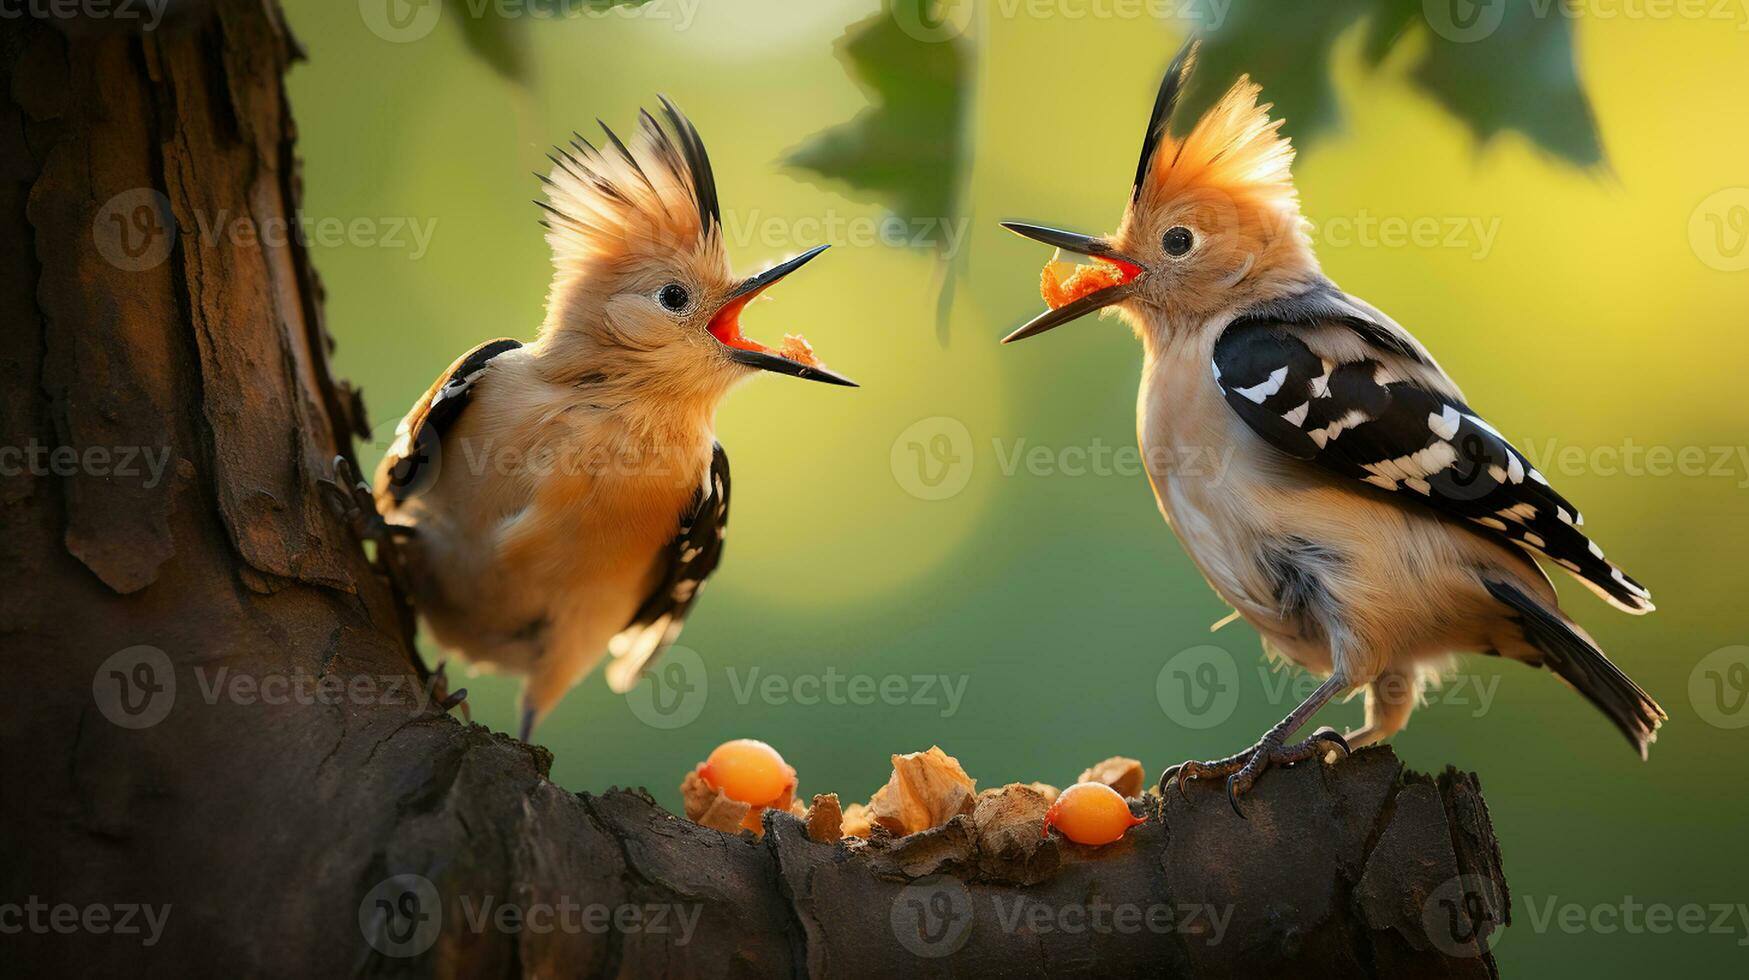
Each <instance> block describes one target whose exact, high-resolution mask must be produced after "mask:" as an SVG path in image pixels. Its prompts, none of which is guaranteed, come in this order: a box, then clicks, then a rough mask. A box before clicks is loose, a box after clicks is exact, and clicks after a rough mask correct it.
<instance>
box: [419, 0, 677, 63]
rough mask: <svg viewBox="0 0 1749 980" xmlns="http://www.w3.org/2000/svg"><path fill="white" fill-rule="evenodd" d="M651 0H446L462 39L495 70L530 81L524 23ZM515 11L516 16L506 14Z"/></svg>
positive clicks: (636, 4)
mask: <svg viewBox="0 0 1749 980" xmlns="http://www.w3.org/2000/svg"><path fill="white" fill-rule="evenodd" d="M648 2H649V0H516V2H513V3H501V2H498V0H443V5H444V9H445V10H446V12H447V13H448V17H449V19H450V20H453V21H455V22H456V23H457V24H459V25H461V32H462V40H463V41H465V42H467V46H468V48H469V50H471V51H473V53H474V54H475V55H477V56H478V57H479V58H480V59H481V60H483V61H485V62H486V64H488V65H490V66H491V68H492V70H493V71H495V72H497V73H498V74H499V75H502V76H503V77H504V78H506V79H509V80H510V81H513V82H526V81H528V41H527V38H525V37H524V36H523V28H522V24H523V22H525V21H529V20H538V21H549V20H555V19H557V18H560V17H564V16H569V15H576V14H581V13H585V12H593V11H601V10H608V9H610V8H613V7H641V6H643V5H644V4H646V3H648ZM506 13H514V15H515V16H505V14H506Z"/></svg>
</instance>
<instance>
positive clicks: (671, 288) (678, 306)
mask: <svg viewBox="0 0 1749 980" xmlns="http://www.w3.org/2000/svg"><path fill="white" fill-rule="evenodd" d="M691 301H692V296H691V295H690V294H689V293H687V291H686V287H685V286H682V285H681V284H679V283H677V282H671V283H669V284H668V285H666V286H663V287H662V291H661V292H659V293H657V294H656V302H658V303H661V304H662V306H663V307H664V308H665V309H668V310H672V311H673V312H675V313H679V312H680V311H681V310H684V309H686V304H687V303H689V302H691Z"/></svg>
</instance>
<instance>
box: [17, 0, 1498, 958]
mask: <svg viewBox="0 0 1749 980" xmlns="http://www.w3.org/2000/svg"><path fill="white" fill-rule="evenodd" d="M209 7H210V9H208V8H209ZM178 10H180V11H181V13H182V16H181V17H180V18H177V19H174V20H172V21H167V22H166V24H165V25H164V26H162V27H160V28H158V29H156V30H151V31H134V30H129V29H128V26H129V25H127V24H125V23H121V22H119V21H116V20H111V21H106V22H104V23H91V22H85V21H77V20H62V21H53V22H50V21H45V20H36V19H23V20H20V19H16V18H10V17H9V18H6V19H0V71H3V72H4V80H5V82H6V88H7V92H8V97H7V98H6V99H5V100H4V102H3V103H0V105H3V106H4V109H3V111H4V113H5V119H4V133H3V134H0V154H3V161H4V179H3V182H0V249H3V250H4V259H5V261H4V263H3V264H0V317H3V322H4V323H5V325H6V334H5V336H6V341H7V343H6V346H5V350H4V353H3V354H0V372H3V373H4V376H5V394H4V401H3V403H0V426H3V432H0V447H4V448H5V450H6V451H7V453H8V455H7V457H6V458H4V459H0V553H3V555H4V569H5V571H4V591H3V592H0V635H3V636H4V645H5V653H4V664H5V671H6V677H7V680H8V681H9V683H8V685H7V687H8V689H9V690H10V691H11V692H12V695H13V696H12V698H11V699H10V703H9V707H8V710H7V711H6V712H5V715H4V720H3V721H0V731H3V732H4V747H3V749H0V765H3V767H4V769H3V771H0V777H3V779H4V786H5V795H4V800H3V802H0V835H3V838H4V839H5V840H6V841H7V842H9V843H10V844H12V845H13V846H12V847H11V848H10V849H9V850H10V853H9V854H8V856H7V858H6V860H5V861H4V862H3V863H0V932H4V933H6V934H7V935H5V938H4V940H0V942H3V945H4V947H5V949H6V953H5V957H6V959H7V960H8V961H9V962H10V963H12V964H18V965H21V966H23V967H24V968H25V970H26V971H28V972H31V973H44V974H47V973H51V972H52V973H55V974H62V973H72V972H75V971H77V972H78V973H81V974H99V975H107V974H124V973H137V972H142V970H141V968H142V967H145V968H146V969H145V971H144V972H149V973H154V974H157V973H163V974H177V975H182V974H186V973H189V972H199V973H206V972H212V973H223V974H227V975H276V976H277V975H284V976H307V975H341V974H367V973H368V974H380V973H397V974H400V973H405V974H419V975H430V974H441V975H466V976H485V975H506V976H508V975H515V974H524V975H532V974H545V975H551V974H557V973H576V974H584V975H661V974H670V973H672V974H700V975H748V976H770V975H801V974H804V973H806V974H808V975H836V976H848V975H864V974H875V975H891V974H906V975H943V976H945V975H949V974H956V975H968V974H969V975H976V974H996V973H1002V974H1013V975H1040V976H1043V975H1047V974H1049V975H1057V974H1065V973H1067V974H1081V973H1087V974H1092V973H1099V974H1151V975H1158V974H1161V973H1167V974H1179V975H1185V974H1193V973H1197V974H1206V975H1232V974H1239V975H1250V974H1254V975H1271V974H1279V973H1284V972H1286V971H1288V970H1289V969H1292V970H1293V971H1294V972H1295V973H1296V974H1299V975H1303V976H1320V975H1331V976H1355V975H1363V976H1364V975H1378V976H1384V975H1390V976H1401V975H1420V974H1426V975H1453V976H1458V975H1464V976H1468V975H1474V976H1484V975H1491V974H1492V973H1493V970H1494V968H1493V961H1492V959H1491V958H1490V957H1489V956H1488V955H1487V951H1486V948H1485V944H1483V943H1482V939H1481V937H1479V936H1476V935H1474V933H1475V932H1477V931H1479V932H1481V933H1482V934H1484V935H1485V933H1486V929H1487V928H1488V927H1489V926H1490V925H1491V924H1493V923H1494V922H1502V921H1504V919H1505V907H1506V906H1505V902H1504V882H1503V879H1502V877H1501V874H1500V868H1499V861H1498V852H1497V850H1496V846H1495V843H1494V838H1493V834H1492V830H1491V828H1490V826H1489V823H1488V819H1487V810H1486V808H1485V806H1484V805H1483V803H1482V799H1481V796H1480V794H1479V792H1478V790H1477V786H1476V783H1475V780H1474V778H1473V777H1469V776H1464V775H1459V774H1456V773H1452V772H1448V773H1447V774H1446V775H1444V776H1441V777H1440V778H1439V779H1438V780H1431V779H1428V778H1426V777H1421V776H1415V775H1412V774H1408V773H1405V772H1402V771H1401V769H1400V766H1399V765H1398V763H1397V761H1396V759H1395V757H1394V756H1393V755H1392V754H1391V753H1390V752H1389V751H1388V750H1384V751H1372V752H1364V753H1360V754H1358V755H1356V756H1355V757H1354V758H1352V759H1350V760H1348V761H1347V762H1345V763H1343V764H1341V765H1338V766H1335V767H1333V768H1324V767H1320V766H1310V767H1299V768H1297V769H1293V770H1286V771H1282V772H1277V773H1273V774H1271V775H1270V776H1269V777H1268V778H1267V779H1265V780H1263V781H1262V783H1261V784H1260V785H1259V787H1258V789H1257V790H1256V791H1255V793H1254V795H1253V796H1252V797H1251V798H1250V800H1249V804H1250V806H1249V811H1250V818H1251V819H1250V820H1249V821H1243V822H1242V821H1240V820H1238V819H1237V818H1236V817H1234V816H1233V815H1232V813H1231V812H1230V811H1229V810H1228V809H1227V807H1226V804H1225V802H1224V800H1222V799H1221V798H1220V795H1219V793H1218V792H1216V791H1212V790H1209V789H1208V788H1207V787H1192V792H1191V796H1192V799H1193V800H1194V802H1192V803H1186V802H1184V801H1180V800H1178V799H1172V800H1170V801H1168V802H1167V803H1166V804H1165V805H1164V807H1163V808H1161V809H1162V811H1163V812H1160V813H1157V814H1155V815H1154V818H1153V819H1150V820H1149V821H1148V822H1147V823H1146V824H1144V825H1142V826H1139V827H1137V828H1136V829H1135V830H1134V831H1132V832H1131V834H1130V836H1129V837H1128V838H1127V839H1126V840H1125V841H1124V842H1122V843H1120V844H1116V845H1113V846H1110V847H1107V848H1103V849H1099V850H1088V849H1083V848H1080V847H1078V846H1075V845H1069V844H1060V843H1057V842H1054V841H1053V842H1040V843H1038V844H1037V845H1036V846H1029V847H1026V848H1022V849H1021V851H1019V852H1015V853H998V852H993V851H991V850H990V849H989V848H988V847H987V845H985V844H981V843H980V842H979V841H978V840H977V839H976V836H975V834H974V833H973V831H972V828H971V825H970V823H969V820H968V819H967V818H963V817H962V818H956V819H955V820H954V821H953V822H951V823H949V824H948V825H947V826H945V827H941V828H937V829H936V830H933V831H929V832H926V833H924V834H920V835H913V836H912V837H908V838H903V839H898V840H893V839H888V838H881V839H877V840H874V841H871V842H868V843H866V844H863V845H859V846H851V845H846V844H843V843H817V842H815V841H812V840H810V839H809V838H808V837H807V834H806V832H805V829H804V827H803V825H802V824H801V823H800V822H798V821H796V820H794V818H791V817H789V816H787V815H783V816H772V817H769V818H768V824H767V833H766V834H765V836H764V837H763V839H761V840H755V839H754V838H753V837H752V836H751V835H743V836H741V837H729V836H726V835H723V834H721V833H718V832H716V831H713V830H707V829H705V828H702V827H699V826H696V825H693V824H691V823H688V822H686V821H684V820H680V819H677V818H675V817H673V816H671V815H669V814H667V813H664V812H663V811H662V810H661V809H660V808H658V807H656V806H655V804H654V803H653V802H652V801H651V800H650V799H649V798H648V796H646V795H643V794H641V793H634V792H620V791H616V792H609V793H607V794H606V795H603V796H592V795H589V794H582V795H576V794H572V793H569V792H566V791H564V790H562V789H560V788H559V787H557V786H555V785H553V784H552V783H551V782H549V781H547V779H546V778H545V775H546V771H547V764H548V762H549V761H550V757H549V756H548V754H547V753H546V752H545V751H544V750H542V749H539V748H535V747H530V746H527V745H523V744H521V743H519V742H517V741H515V740H513V739H510V738H507V737H505V736H503V735H499V734H495V733H491V732H488V731H486V730H484V729H482V728H480V727H478V726H468V725H463V724H461V723H459V722H458V721H456V720H454V719H453V718H451V717H450V716H448V715H447V714H445V713H444V712H443V711H441V710H440V709H439V708H438V707H436V706H434V705H433V704H432V703H431V700H430V699H429V697H427V695H426V691H425V690H424V689H423V688H422V687H421V685H420V682H419V680H418V678H419V677H420V676H421V674H422V670H421V669H420V668H418V667H417V664H416V659H415V658H416V655H415V653H414V652H413V649H412V647H411V644H410V642H409V639H408V635H407V631H406V629H405V622H406V620H405V607H404V606H403V604H402V603H401V602H400V600H399V598H398V597H397V596H395V595H393V594H392V592H391V590H390V589H389V587H388V585H387V584H386V582H385V581H384V580H383V579H381V578H380V577H379V576H378V575H376V574H375V573H374V572H373V570H372V568H371V566H370V565H369V564H368V562H367V559H366V556H365V554H364V552H363V551H362V549H361V548H360V546H359V542H358V541H357V540H356V538H355V536H354V535H353V533H352V531H351V530H350V528H349V526H348V525H347V523H346V522H345V521H343V520H342V519H340V518H338V517H336V516H335V515H334V514H333V513H332V511H331V510H330V508H329V507H328V506H327V505H326V499H325V495H324V492H323V490H322V489H321V481H322V480H324V479H325V478H326V477H328V476H329V475H330V472H331V467H330V465H329V461H330V460H331V459H332V458H333V457H334V456H335V455H336V454H337V453H340V454H347V455H350V453H351V438H352V436H353V435H354V434H360V435H362V434H364V433H365V432H366V431H367V426H366V424H365V421H364V418H363V413H362V408H361V403H360V401H359V399H358V398H357V397H356V395H355V393H354V392H353V391H351V390H350V389H349V388H348V387H347V386H346V385H345V384H344V383H343V382H338V381H336V380H334V379H333V378H332V377H331V375H330V373H329V367H328V360H327V356H328V352H329V347H330V346H331V344H330V341H329V339H328V337H327V334H326V332H325V329H324V325H323V322H322V316H321V299H322V296H321V287H320V285H319V284H318V282H317V279H316V276H315V273H314V271H313V270H312V269H311V267H310V264H309V260H308V256H307V254H306V252H305V250H304V248H303V247H302V245H301V244H300V243H299V241H298V240H297V238H296V236H295V235H288V234H287V229H288V228H295V224H294V223H293V222H295V218H296V216H297V213H298V196H299V180H298V172H297V161H296V158H295V156H294V155H293V150H292V145H293V138H294V135H295V133H294V127H293V124H292V121H291V117H290V114H289V111H288V108H287V105H286V99H285V92H284V89H283V88H282V86H281V76H282V74H283V72H284V70H285V69H286V67H287V65H288V63H289V62H290V61H291V59H292V58H294V57H295V56H296V55H297V48H296V46H295V43H294V42H293V41H292V40H291V38H290V36H289V34H288V33H287V31H286V27H285V24H284V22H283V19H282V17H281V15H280V12H279V10H278V9H277V7H276V6H275V5H274V4H273V3H272V2H271V0H261V2H250V0H220V2H215V3H213V4H210V5H204V4H203V5H193V6H185V7H182V8H178ZM895 748H905V747H904V746H895ZM663 778H668V777H663ZM1149 806H1150V807H1152V806H1154V804H1149ZM1424 911H1426V912H1427V914H1426V915H1424V914H1423V912H1424ZM523 916H526V918H523ZM1430 925H1438V926H1439V927H1438V928H1433V929H1431V931H1430V929H1429V926H1430Z"/></svg>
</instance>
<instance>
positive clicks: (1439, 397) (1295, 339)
mask: <svg viewBox="0 0 1749 980" xmlns="http://www.w3.org/2000/svg"><path fill="white" fill-rule="evenodd" d="M1344 300H1346V297H1344V296H1343V295H1342V294H1341V293H1339V292H1337V291H1336V290H1335V287H1333V286H1328V285H1324V286H1321V287H1320V288H1318V289H1315V290H1313V291H1312V292H1310V293H1308V294H1307V295H1306V296H1304V297H1301V298H1300V299H1298V300H1297V301H1288V302H1284V303H1277V304H1272V305H1271V306H1270V307H1268V308H1262V309H1257V310H1253V311H1249V312H1248V313H1246V314H1243V315H1241V316H1240V317H1239V318H1237V319H1235V320H1234V321H1233V322H1232V323H1231V324H1229V325H1228V326H1227V327H1226V328H1225V330H1224V331H1223V332H1222V334H1221V336H1220V337H1219V339H1217V341H1216V342H1215V347H1214V356H1213V361H1214V363H1213V368H1214V376H1215V382H1216V384H1217V385H1219V387H1220V390H1221V393H1222V395H1223V396H1224V397H1225V399H1226V402H1227V404H1228V405H1229V406H1231V407H1232V409H1233V411H1234V412H1236V413H1237V414H1238V415H1239V417H1240V418H1241V419H1242V420H1243V421H1244V422H1245V424H1246V425H1247V426H1248V427H1249V428H1250V429H1251V430H1252V431H1254V432H1255V433H1257V435H1259V436H1261V437H1262V438H1263V439H1264V440H1265V441H1266V442H1268V443H1269V444H1270V445H1272V446H1273V447H1275V448H1276V449H1278V450H1280V451H1282V452H1284V453H1286V454H1288V455H1289V456H1292V457H1294V458H1296V459H1301V460H1305V461H1308V462H1311V463H1314V464H1316V465H1318V466H1321V467H1323V468H1324V469H1326V470H1329V471H1332V472H1335V473H1337V474H1340V475H1342V476H1346V477H1350V478H1352V479H1354V480H1357V481H1360V482H1363V483H1366V484H1368V485H1370V486H1372V487H1375V488H1377V489H1378V490H1379V491H1380V492H1388V493H1394V494H1399V495H1401V496H1402V497H1403V498H1405V499H1407V500H1413V501H1418V502H1419V503H1422V504H1425V505H1427V506H1430V507H1433V508H1434V509H1436V510H1439V511H1441V512H1443V513H1446V514H1450V515H1452V516H1455V517H1460V518H1463V519H1465V520H1468V521H1471V522H1473V523H1474V524H1475V525H1477V526H1479V527H1481V528H1484V529H1486V531H1488V532H1491V533H1492V534H1494V535H1496V536H1498V537H1500V538H1504V539H1506V540H1508V541H1511V542H1513V543H1515V544H1517V545H1520V546H1522V547H1524V548H1528V549H1531V550H1533V551H1536V552H1539V553H1541V554H1542V555H1544V556H1546V557H1547V558H1548V559H1549V560H1550V561H1553V562H1554V563H1555V564H1557V565H1560V566H1561V567H1562V568H1564V569H1566V570H1567V571H1569V572H1571V573H1573V574H1574V575H1575V576H1577V577H1578V578H1579V579H1580V580H1581V581H1583V582H1585V583H1586V584H1587V585H1588V586H1590V587H1591V588H1592V589H1593V590H1594V591H1595V592H1597V593H1598V594H1599V595H1601V596H1603V597H1604V598H1605V599H1606V600H1608V601H1609V602H1610V603H1612V604H1614V605H1616V606H1617V607H1619V608H1621V609H1623V610H1625V611H1627V612H1630V613H1644V612H1649V611H1651V609H1652V608H1653V607H1652V602H1651V594H1650V593H1649V592H1648V591H1646V589H1645V588H1644V587H1642V586H1641V585H1640V584H1639V583H1638V582H1635V581H1634V580H1633V579H1631V578H1629V577H1628V576H1627V575H1626V574H1625V573H1624V572H1622V570H1621V569H1619V568H1617V567H1616V566H1615V565H1613V564H1611V563H1610V562H1609V561H1608V560H1607V559H1605V558H1604V556H1603V550H1602V549H1601V548H1599V547H1598V546H1597V545H1596V543H1594V542H1593V541H1592V540H1591V539H1590V538H1589V537H1587V536H1586V534H1585V533H1584V532H1583V531H1581V530H1580V529H1579V526H1580V525H1581V524H1582V523H1583V517H1582V516H1581V515H1580V513H1579V511H1578V509H1576V508H1575V507H1574V506H1573V505H1572V504H1571V503H1569V502H1568V501H1567V500H1566V498H1564V497H1562V496H1561V495H1560V494H1559V493H1557V492H1556V491H1555V490H1554V488H1553V487H1551V486H1549V483H1548V480H1547V479H1546V478H1544V476H1543V474H1542V473H1540V472H1539V471H1538V470H1537V469H1536V468H1535V467H1534V466H1532V465H1531V463H1530V461H1529V460H1527V459H1526V458H1525V456H1524V454H1523V453H1521V452H1519V451H1518V449H1517V448H1515V447H1514V446H1513V445H1512V444H1511V443H1509V442H1508V441H1507V440H1506V438H1505V437H1504V436H1502V435H1501V434H1500V432H1499V431H1498V430H1497V429H1495V428H1494V427H1493V426H1492V425H1490V424H1488V422H1487V421H1486V420H1484V419H1483V418H1482V417H1481V415H1479V414H1478V413H1477V412H1476V411H1475V410H1474V409H1472V408H1470V407H1469V405H1467V404H1465V403H1464V401H1463V399H1462V398H1461V397H1458V396H1457V395H1456V394H1455V392H1456V388H1455V387H1453V386H1449V384H1448V383H1447V384H1445V385H1439V384H1432V383H1428V382H1429V379H1430V377H1438V378H1440V379H1443V375H1438V371H1439V368H1438V367H1437V366H1435V365H1433V364H1432V362H1431V360H1430V359H1427V358H1426V357H1425V356H1424V355H1423V354H1422V353H1421V351H1420V348H1419V346H1418V345H1416V344H1414V342H1413V341H1412V340H1411V339H1410V338H1409V337H1407V335H1405V334H1403V333H1402V331H1401V328H1399V327H1396V326H1395V324H1388V323H1381V322H1379V320H1378V319H1375V318H1373V317H1370V316H1368V315H1367V314H1366V313H1365V312H1364V310H1363V309H1362V308H1361V307H1359V306H1358V305H1355V304H1351V303H1348V302H1344ZM1332 331H1339V332H1342V333H1345V334H1348V335H1349V336H1346V337H1343V338H1342V339H1343V340H1346V341H1352V340H1356V339H1358V340H1359V341H1360V343H1359V344H1354V343H1345V344H1336V343H1320V340H1321V339H1324V338H1326V337H1328V336H1329V335H1330V332H1332ZM1339 350H1340V353H1339V352H1338V351H1339ZM1355 350H1363V351H1365V352H1366V354H1365V355H1364V356H1355V355H1354V354H1353V353H1352V352H1353V351H1355ZM1440 387H1449V388H1450V390H1449V391H1444V392H1442V391H1440V390H1437V389H1438V388H1440Z"/></svg>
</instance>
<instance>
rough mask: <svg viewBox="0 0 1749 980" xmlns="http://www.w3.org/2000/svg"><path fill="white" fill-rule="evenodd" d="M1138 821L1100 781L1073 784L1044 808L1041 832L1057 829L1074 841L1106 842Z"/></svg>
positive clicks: (1119, 836) (1121, 833) (1117, 836)
mask: <svg viewBox="0 0 1749 980" xmlns="http://www.w3.org/2000/svg"><path fill="white" fill-rule="evenodd" d="M1141 822H1142V819H1141V818H1140V817H1134V816H1131V815H1130V805H1129V804H1128V803H1125V802H1124V798H1123V797H1121V796H1119V795H1118V793H1117V790H1115V789H1112V788H1111V787H1110V786H1107V785H1105V784H1104V783H1076V784H1075V785H1073V786H1071V787H1069V788H1068V789H1066V790H1063V792H1062V794H1061V795H1059V796H1058V797H1057V801H1056V802H1055V803H1052V804H1051V808H1050V809H1049V810H1046V811H1045V833H1046V834H1049V833H1050V832H1051V828H1053V827H1055V828H1056V830H1057V832H1058V833H1060V834H1062V835H1063V836H1064V837H1067V838H1069V839H1070V840H1072V841H1074V842H1075V843H1077V844H1093V845H1099V844H1109V843H1111V842H1112V841H1115V840H1119V839H1121V838H1122V837H1123V835H1124V833H1125V832H1126V831H1128V830H1129V829H1130V828H1131V827H1134V826H1135V825H1136V824H1139V823H1141Z"/></svg>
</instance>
